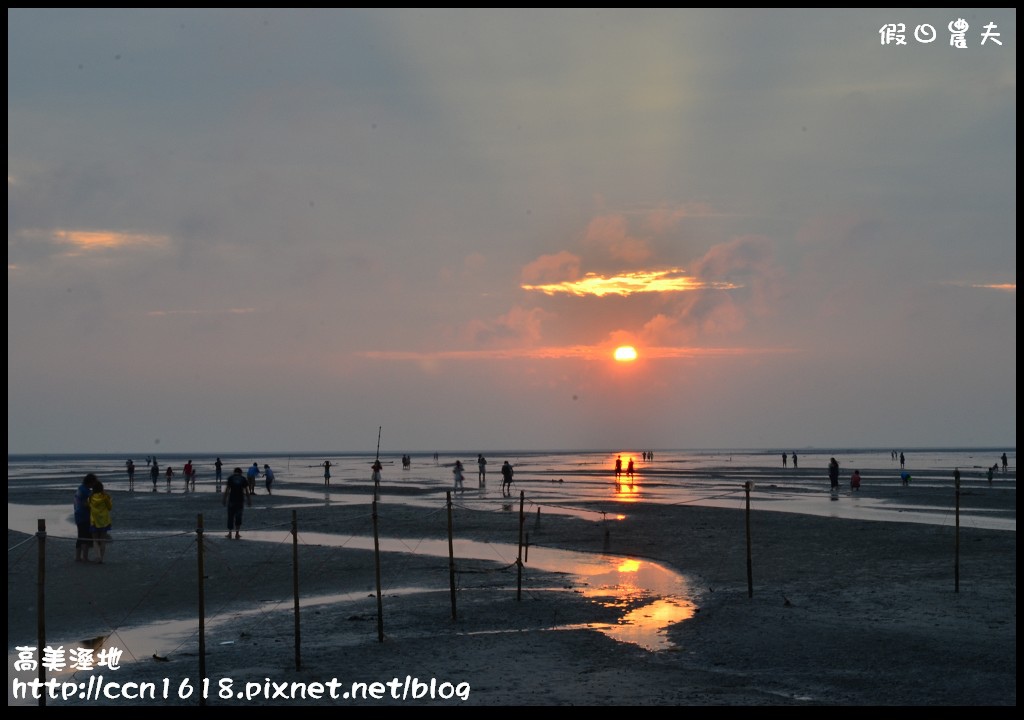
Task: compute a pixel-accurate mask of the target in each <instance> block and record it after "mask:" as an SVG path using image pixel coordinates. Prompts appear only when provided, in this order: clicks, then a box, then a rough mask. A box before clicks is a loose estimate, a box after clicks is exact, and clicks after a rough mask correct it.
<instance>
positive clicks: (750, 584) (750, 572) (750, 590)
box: [743, 482, 754, 598]
mask: <svg viewBox="0 0 1024 720" xmlns="http://www.w3.org/2000/svg"><path fill="white" fill-rule="evenodd" d="M752 484H753V483H750V482H746V483H744V484H743V488H744V489H745V490H746V494H747V512H746V524H747V597H748V598H752V597H754V566H753V560H752V559H751V556H750V486H751V485H752Z"/></svg>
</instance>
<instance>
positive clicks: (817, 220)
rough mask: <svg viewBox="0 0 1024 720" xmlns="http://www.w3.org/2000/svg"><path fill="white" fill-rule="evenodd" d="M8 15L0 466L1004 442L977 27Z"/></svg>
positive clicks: (848, 13) (430, 14) (685, 19)
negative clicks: (253, 456) (196, 457)
mask: <svg viewBox="0 0 1024 720" xmlns="http://www.w3.org/2000/svg"><path fill="white" fill-rule="evenodd" d="M7 18H8V27H7V39H8V50H7V59H8V91H7V92H8V94H7V120H8V130H7V140H8V149H7V198H8V202H7V264H8V265H7V298H8V310H7V319H8V330H7V361H8V365H7V387H8V400H7V420H8V431H7V438H8V452H9V453H64V452H75V453H80V452H124V453H128V454H132V455H136V456H138V455H143V454H146V453H150V452H152V453H157V452H163V453H171V452H183V453H189V452H196V453H197V454H198V453H230V452H249V451H253V452H257V451H262V452H279V451H288V452H302V451H310V452H327V451H337V452H344V451H362V450H368V451H371V452H372V451H373V450H374V448H375V446H376V443H377V438H378V428H380V429H381V450H382V452H389V453H404V452H419V451H427V452H432V451H435V450H438V451H444V450H462V451H468V452H475V451H498V450H514V449H519V450H530V449H538V450H539V449H611V450H616V449H622V450H630V451H639V450H643V449H658V448H663V449H668V448H694V449H702V448H704V449H708V448H781V449H787V450H793V449H797V450H799V449H803V448H808V447H819V448H828V447H844V448H848V447H864V446H867V447H883V448H889V447H892V448H908V447H942V446H1006V447H1007V448H1013V447H1015V443H1016V434H1017V426H1016V411H1017V408H1016V404H1017V403H1016V394H1017V375H1016V362H1017V337H1016V329H1015V328H1016V324H1017V310H1016V307H1017V306H1016V302H1017V285H1016V283H1017V275H1016V272H1017V271H1016V232H1017V230H1016V150H1017V143H1016V115H1017V108H1016V95H1017V77H1016V11H1015V10H1014V9H1012V8H1011V9H968V8H962V9H955V8H954V9H948V8H934V9H927V8H925V9H920V8H919V9H867V10H751V9H737V10H731V9H723V10H606V9H582V10H545V9H536V10H429V9H384V10H330V9H328V10H310V9H300V10H265V9H253V10H247V9H242V10H174V9H169V10H119V9H109V10H93V9H13V10H12V9H8V14H7ZM957 20H962V21H963V22H964V23H966V25H967V27H968V29H967V30H966V31H965V32H964V41H965V43H966V47H957V46H956V45H955V44H951V41H950V35H951V31H950V23H954V26H953V29H954V30H955V29H957V27H958V26H956V25H955V23H956V21H957ZM890 23H894V24H899V23H903V24H904V25H905V28H906V29H905V32H904V35H905V44H902V45H900V44H897V43H896V42H892V43H890V44H883V42H882V40H883V34H882V33H880V30H881V29H882V28H883V26H885V25H887V24H890ZM920 25H931V26H933V27H934V28H935V31H936V35H935V36H933V37H934V41H933V42H922V41H921V40H919V39H917V38H916V37H915V28H917V27H918V26H920ZM986 25H989V26H990V27H989V29H988V30H986V28H985V26H986ZM960 27H962V24H961V26H960ZM986 33H988V39H987V40H986V41H985V42H984V43H983V42H982V40H983V35H985V34H986ZM918 35H919V36H920V37H925V36H924V35H920V33H918ZM999 43H1001V44H999ZM621 345H631V346H633V347H635V348H636V352H637V355H638V357H637V359H635V360H633V361H627V362H617V361H616V360H615V359H614V351H615V349H616V348H617V347H619V346H621Z"/></svg>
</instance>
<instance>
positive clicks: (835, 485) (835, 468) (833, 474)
mask: <svg viewBox="0 0 1024 720" xmlns="http://www.w3.org/2000/svg"><path fill="white" fill-rule="evenodd" d="M828 480H829V484H830V485H831V486H832V490H838V489H839V462H838V461H837V460H836V459H835V458H832V459H831V460H829V461H828Z"/></svg>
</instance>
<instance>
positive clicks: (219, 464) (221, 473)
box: [213, 457, 224, 492]
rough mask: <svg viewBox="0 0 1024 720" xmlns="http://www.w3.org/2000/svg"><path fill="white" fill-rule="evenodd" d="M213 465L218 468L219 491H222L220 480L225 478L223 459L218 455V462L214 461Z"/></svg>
mask: <svg viewBox="0 0 1024 720" xmlns="http://www.w3.org/2000/svg"><path fill="white" fill-rule="evenodd" d="M213 467H214V468H216V473H217V492H220V481H221V480H223V479H224V471H223V467H224V463H223V462H221V459H220V458H219V457H218V458H217V460H216V462H214V463H213Z"/></svg>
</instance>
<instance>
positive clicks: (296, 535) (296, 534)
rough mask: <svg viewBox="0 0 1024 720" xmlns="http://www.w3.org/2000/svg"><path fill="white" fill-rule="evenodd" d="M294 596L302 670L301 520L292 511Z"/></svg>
mask: <svg viewBox="0 0 1024 720" xmlns="http://www.w3.org/2000/svg"><path fill="white" fill-rule="evenodd" d="M292 595H293V597H294V598H295V669H296V670H301V669H302V624H301V623H300V622H299V520H298V513H297V511H296V510H292Z"/></svg>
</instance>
